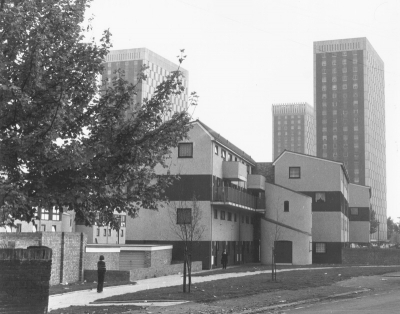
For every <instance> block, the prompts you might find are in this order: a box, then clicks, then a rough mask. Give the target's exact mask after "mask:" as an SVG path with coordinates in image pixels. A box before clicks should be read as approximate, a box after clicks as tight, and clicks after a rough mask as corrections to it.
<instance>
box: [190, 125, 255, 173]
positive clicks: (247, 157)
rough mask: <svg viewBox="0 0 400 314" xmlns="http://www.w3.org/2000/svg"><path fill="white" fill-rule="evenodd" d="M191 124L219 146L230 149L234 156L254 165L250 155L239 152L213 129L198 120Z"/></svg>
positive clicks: (238, 149) (237, 148) (239, 150)
mask: <svg viewBox="0 0 400 314" xmlns="http://www.w3.org/2000/svg"><path fill="white" fill-rule="evenodd" d="M192 123H199V124H200V125H201V126H202V127H203V128H204V129H205V130H206V131H207V132H208V133H209V134H210V135H211V136H212V137H213V138H214V140H215V141H216V142H218V143H219V144H221V145H222V146H225V147H226V148H228V149H230V150H231V151H233V152H234V153H235V154H237V155H238V156H240V157H242V158H243V159H245V160H247V161H248V162H250V163H252V164H253V165H254V166H255V164H256V161H255V160H254V159H253V158H251V156H250V155H248V154H246V153H245V152H244V151H243V150H241V149H240V148H239V147H237V146H236V145H234V144H233V143H231V142H229V141H228V140H227V139H226V138H224V137H223V136H222V135H221V134H219V133H217V132H215V131H214V130H213V129H211V128H210V127H209V126H207V125H206V124H204V123H203V122H201V121H200V120H199V119H197V120H195V121H193V122H192Z"/></svg>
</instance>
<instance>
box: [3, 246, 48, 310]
mask: <svg viewBox="0 0 400 314" xmlns="http://www.w3.org/2000/svg"><path fill="white" fill-rule="evenodd" d="M51 261H52V259H51V249H49V248H43V247H42V248H39V249H0V282H1V284H0V300H1V302H0V313H7V314H12V313H19V314H22V313H29V314H36V313H40V314H43V313H47V308H48V303H49V281H50V275H51ZM32 300H34V302H32Z"/></svg>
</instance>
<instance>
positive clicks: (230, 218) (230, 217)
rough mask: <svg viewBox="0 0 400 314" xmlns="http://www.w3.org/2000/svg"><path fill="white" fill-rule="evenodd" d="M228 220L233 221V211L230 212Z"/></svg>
mask: <svg viewBox="0 0 400 314" xmlns="http://www.w3.org/2000/svg"><path fill="white" fill-rule="evenodd" d="M228 221H232V213H229V212H228Z"/></svg>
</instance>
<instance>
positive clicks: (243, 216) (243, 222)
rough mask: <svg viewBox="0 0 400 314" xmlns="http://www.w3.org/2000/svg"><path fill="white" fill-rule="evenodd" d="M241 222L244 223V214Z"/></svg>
mask: <svg viewBox="0 0 400 314" xmlns="http://www.w3.org/2000/svg"><path fill="white" fill-rule="evenodd" d="M242 224H244V216H243V215H242Z"/></svg>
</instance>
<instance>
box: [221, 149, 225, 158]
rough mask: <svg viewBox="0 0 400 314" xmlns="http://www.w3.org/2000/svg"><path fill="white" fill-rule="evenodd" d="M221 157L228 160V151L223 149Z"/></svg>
mask: <svg viewBox="0 0 400 314" xmlns="http://www.w3.org/2000/svg"><path fill="white" fill-rule="evenodd" d="M221 157H222V159H224V160H226V151H224V150H222V151H221Z"/></svg>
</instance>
